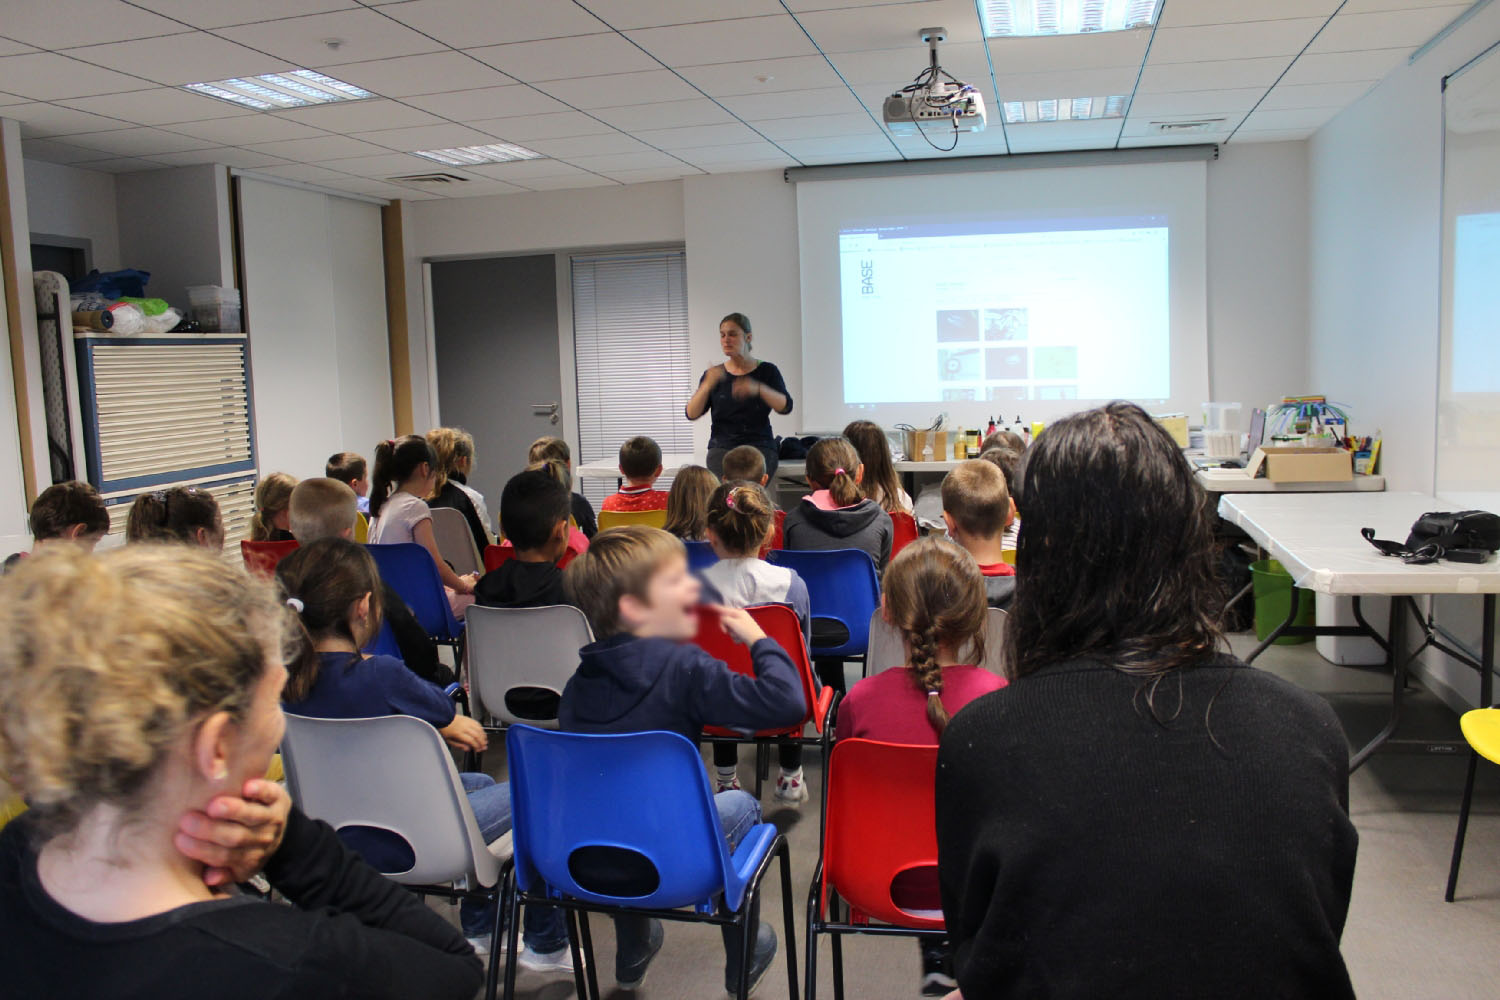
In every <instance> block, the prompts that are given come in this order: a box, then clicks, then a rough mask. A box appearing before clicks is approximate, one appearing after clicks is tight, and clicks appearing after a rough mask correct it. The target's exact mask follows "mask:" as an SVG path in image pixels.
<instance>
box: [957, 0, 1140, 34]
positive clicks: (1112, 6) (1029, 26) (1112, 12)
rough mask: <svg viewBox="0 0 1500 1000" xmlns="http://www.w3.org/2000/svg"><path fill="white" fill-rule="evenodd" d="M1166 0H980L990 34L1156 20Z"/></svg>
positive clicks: (1073, 30) (1085, 30)
mask: <svg viewBox="0 0 1500 1000" xmlns="http://www.w3.org/2000/svg"><path fill="white" fill-rule="evenodd" d="M1161 5H1162V0H979V20H980V23H981V24H982V25H983V26H984V35H985V37H986V38H1010V37H1017V38H1022V37H1029V36H1034V35H1083V34H1092V33H1094V32H1097V31H1123V30H1124V29H1126V28H1139V27H1141V26H1142V25H1147V24H1155V23H1156V18H1157V15H1159V14H1160V13H1161Z"/></svg>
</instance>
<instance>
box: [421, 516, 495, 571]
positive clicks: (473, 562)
mask: <svg viewBox="0 0 1500 1000" xmlns="http://www.w3.org/2000/svg"><path fill="white" fill-rule="evenodd" d="M432 534H433V537H434V538H435V539H436V540H437V547H438V551H439V552H441V553H442V554H443V558H444V559H446V560H448V563H449V565H451V566H452V567H453V572H455V573H457V574H458V575H459V576H463V575H464V574H465V573H479V574H480V575H483V574H484V560H483V559H482V558H481V557H480V555H479V550H478V549H477V548H475V547H474V532H472V531H470V530H469V520H468V518H466V517H464V516H463V513H462V512H460V511H456V510H454V509H453V508H452V507H434V508H432Z"/></svg>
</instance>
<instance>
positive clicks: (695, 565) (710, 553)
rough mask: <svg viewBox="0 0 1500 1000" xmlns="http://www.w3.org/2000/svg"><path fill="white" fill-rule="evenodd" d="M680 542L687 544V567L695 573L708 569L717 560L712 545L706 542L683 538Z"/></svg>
mask: <svg viewBox="0 0 1500 1000" xmlns="http://www.w3.org/2000/svg"><path fill="white" fill-rule="evenodd" d="M682 544H683V545H685V546H687V561H688V569H690V570H692V571H694V572H695V573H696V572H699V571H701V570H705V569H708V567H710V566H712V565H713V564H714V563H716V562H718V561H719V557H718V556H717V555H715V554H714V547H713V546H712V545H710V544H709V543H708V542H694V541H689V540H684V541H683V543H682Z"/></svg>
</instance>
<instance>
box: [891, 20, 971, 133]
mask: <svg viewBox="0 0 1500 1000" xmlns="http://www.w3.org/2000/svg"><path fill="white" fill-rule="evenodd" d="M917 37H918V38H920V39H921V40H922V41H924V42H926V43H927V55H928V64H927V68H926V69H924V70H922V72H920V73H918V74H917V77H916V79H915V80H913V81H912V82H911V83H909V84H907V85H906V86H905V87H903V88H902V89H901V90H900V92H898V93H895V94H892V95H891V96H890V97H888V98H886V102H885V108H884V111H885V115H884V117H885V124H886V126H887V127H888V128H890V130H891V132H892V133H893V134H897V135H911V134H912V133H913V132H915V133H917V134H919V135H921V136H922V138H923V139H924V140H926V142H927V144H928V145H929V146H931V147H932V148H933V149H936V150H940V151H942V152H950V151H952V150H954V149H956V148H957V147H958V135H959V132H960V131H965V130H967V131H970V132H979V131H982V130H983V129H984V124H985V117H984V100H983V98H982V97H981V96H980V94H979V91H977V90H975V89H974V88H973V87H971V86H969V85H968V84H966V83H964V82H963V81H961V80H959V79H958V78H957V77H955V76H953V74H951V73H949V72H947V71H946V70H944V69H943V67H942V66H941V65H940V64H939V63H938V44H939V43H940V42H944V41H947V39H948V29H946V28H923V29H922V30H921V31H919V32H917ZM939 122H947V123H949V124H950V125H951V126H952V128H953V142H952V144H951V145H948V146H939V145H938V144H937V143H935V142H933V141H932V138H931V137H930V136H929V135H928V134H927V130H926V129H925V128H924V127H923V124H924V123H939Z"/></svg>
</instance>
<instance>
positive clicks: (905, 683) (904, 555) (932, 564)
mask: <svg viewBox="0 0 1500 1000" xmlns="http://www.w3.org/2000/svg"><path fill="white" fill-rule="evenodd" d="M966 464H969V463H966ZM883 583H884V591H883V593H882V595H881V601H880V607H881V613H882V614H883V615H884V616H885V620H886V621H888V622H889V623H890V624H891V626H892V627H893V628H895V629H896V631H897V632H899V633H900V634H901V641H902V643H903V645H904V646H905V647H906V662H907V666H905V667H898V668H896V669H894V670H884V671H881V672H880V673H878V674H874V675H873V676H870V677H866V678H865V679H864V680H862V681H860V682H859V683H858V684H856V685H854V687H853V688H852V689H851V690H850V691H849V694H848V696H847V697H846V698H844V700H843V701H842V702H840V703H839V713H838V725H837V730H836V731H837V734H838V738H839V739H841V740H843V739H850V738H857V739H866V740H881V741H883V742H885V743H908V744H916V745H920V746H936V745H937V743H938V739H939V737H941V736H942V735H943V729H944V728H945V727H946V726H947V725H948V719H949V717H950V716H952V715H954V714H956V713H957V712H958V710H959V709H961V708H963V707H964V706H965V705H967V704H968V703H969V702H971V701H973V700H974V699H975V698H978V697H979V696H980V695H982V694H988V693H989V692H991V691H997V690H999V689H1000V688H1002V687H1004V686H1005V681H1004V679H1002V678H1000V677H998V676H996V675H995V674H993V673H991V672H990V671H988V670H986V669H984V668H983V667H978V666H974V665H973V664H976V663H979V662H980V661H982V660H983V659H984V632H985V620H986V616H987V615H988V614H989V608H988V607H987V606H986V601H985V579H984V577H982V576H981V575H980V573H979V567H978V566H977V565H976V564H975V562H974V560H973V558H971V557H970V556H969V555H968V554H967V553H966V552H964V551H963V550H962V549H960V548H959V547H958V546H957V545H954V544H953V543H952V542H949V541H946V540H944V539H941V538H932V537H928V538H919V539H917V540H916V541H915V542H912V543H911V544H910V545H908V546H906V547H905V548H904V549H902V550H901V552H900V554H899V555H897V556H896V558H895V559H892V560H891V565H890V567H889V568H888V569H887V570H886V571H885V579H884V580H883ZM922 874H923V875H926V876H930V877H928V878H925V879H924V882H923V884H922V885H920V886H919V885H912V886H910V887H909V890H910V891H912V892H914V893H916V894H918V898H914V899H913V900H911V904H912V908H914V909H930V910H938V909H941V908H942V900H941V898H940V897H939V895H938V885H937V872H936V871H932V872H928V873H922ZM903 905H904V902H903ZM918 944H919V945H920V946H921V951H922V995H923V996H945V995H946V994H947V993H948V991H949V990H951V989H953V988H954V987H955V986H956V985H957V984H956V983H955V981H954V979H953V956H952V953H951V952H950V950H949V948H948V943H947V941H946V939H943V940H940V939H935V938H921V939H919V941H918Z"/></svg>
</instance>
